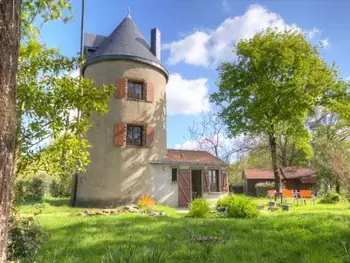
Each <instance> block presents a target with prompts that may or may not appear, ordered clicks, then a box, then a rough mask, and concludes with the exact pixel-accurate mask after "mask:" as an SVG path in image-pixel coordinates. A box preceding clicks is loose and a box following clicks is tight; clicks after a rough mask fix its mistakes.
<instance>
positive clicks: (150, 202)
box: [137, 194, 156, 208]
mask: <svg viewBox="0 0 350 263" xmlns="http://www.w3.org/2000/svg"><path fill="white" fill-rule="evenodd" d="M137 204H138V205H139V206H140V207H142V208H150V207H154V206H155V205H156V201H155V200H154V199H153V198H152V197H151V196H150V195H149V194H146V195H143V196H141V197H140V198H139V199H138V200H137Z"/></svg>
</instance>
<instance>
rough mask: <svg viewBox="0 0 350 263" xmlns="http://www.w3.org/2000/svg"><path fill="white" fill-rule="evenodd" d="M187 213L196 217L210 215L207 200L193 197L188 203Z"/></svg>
mask: <svg viewBox="0 0 350 263" xmlns="http://www.w3.org/2000/svg"><path fill="white" fill-rule="evenodd" d="M189 215H190V216H191V217H198V218H206V217H208V216H209V215H210V207H209V202H208V201H207V200H204V199H201V198H198V199H194V200H193V201H192V202H191V204H190V211H189Z"/></svg>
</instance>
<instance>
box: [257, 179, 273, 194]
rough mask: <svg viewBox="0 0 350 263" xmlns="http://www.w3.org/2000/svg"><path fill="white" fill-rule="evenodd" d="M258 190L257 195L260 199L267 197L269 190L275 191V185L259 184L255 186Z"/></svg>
mask: <svg viewBox="0 0 350 263" xmlns="http://www.w3.org/2000/svg"><path fill="white" fill-rule="evenodd" d="M255 189H256V195H257V196H258V197H266V196H267V193H268V192H267V191H268V190H274V189H275V183H273V182H261V183H257V184H256V185H255Z"/></svg>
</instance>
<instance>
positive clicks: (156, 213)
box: [150, 212, 160, 216]
mask: <svg viewBox="0 0 350 263" xmlns="http://www.w3.org/2000/svg"><path fill="white" fill-rule="evenodd" d="M150 215H151V216H159V215H160V213H159V212H151V213H150Z"/></svg>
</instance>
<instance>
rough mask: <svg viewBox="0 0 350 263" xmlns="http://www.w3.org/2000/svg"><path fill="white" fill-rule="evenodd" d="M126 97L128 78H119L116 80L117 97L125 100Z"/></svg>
mask: <svg viewBox="0 0 350 263" xmlns="http://www.w3.org/2000/svg"><path fill="white" fill-rule="evenodd" d="M125 95H126V78H122V77H118V78H117V80H116V90H115V96H116V97H117V98H125Z"/></svg>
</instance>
